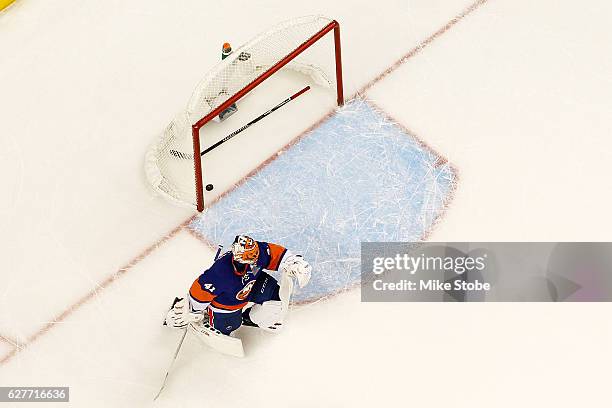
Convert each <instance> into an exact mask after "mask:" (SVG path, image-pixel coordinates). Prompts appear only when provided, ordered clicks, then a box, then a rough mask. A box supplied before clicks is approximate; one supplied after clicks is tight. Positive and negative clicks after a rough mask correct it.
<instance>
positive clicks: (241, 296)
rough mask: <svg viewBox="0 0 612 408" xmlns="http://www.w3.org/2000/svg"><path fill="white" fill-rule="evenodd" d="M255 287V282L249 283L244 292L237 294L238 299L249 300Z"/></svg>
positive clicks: (243, 289)
mask: <svg viewBox="0 0 612 408" xmlns="http://www.w3.org/2000/svg"><path fill="white" fill-rule="evenodd" d="M253 285H255V281H254V280H252V281H250V282H249V283H247V284H246V286H245V287H244V288H242V290H241V291H240V292H238V293H237V294H236V299H238V300H247V298H248V297H249V293H251V289H253Z"/></svg>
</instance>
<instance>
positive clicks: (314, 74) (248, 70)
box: [145, 16, 344, 211]
mask: <svg viewBox="0 0 612 408" xmlns="http://www.w3.org/2000/svg"><path fill="white" fill-rule="evenodd" d="M331 31H333V32H334V34H333V43H334V46H333V48H334V50H333V52H332V50H329V51H327V50H325V53H327V55H323V56H322V59H325V58H328V59H329V60H331V61H332V62H333V65H334V67H335V70H334V71H335V72H334V74H335V75H334V77H335V78H334V79H335V92H336V102H337V104H338V106H341V105H343V103H344V96H343V84H342V60H341V48H340V25H339V24H338V22H337V21H336V20H331V19H328V18H326V17H323V16H306V17H300V18H297V19H293V20H289V21H286V22H284V23H281V24H279V25H277V26H275V27H273V28H271V29H269V30H267V31H265V32H264V33H261V34H260V35H259V36H257V37H255V38H254V39H253V40H251V41H249V42H248V43H246V44H245V45H243V46H242V47H240V48H238V49H236V50H235V51H234V52H233V53H232V55H231V56H230V57H231V58H226V59H224V60H223V61H221V62H220V63H219V64H217V65H216V66H215V67H214V68H213V69H212V70H211V71H210V72H209V73H208V74H207V75H206V76H205V78H204V79H203V80H202V81H201V82H200V84H198V86H197V87H196V90H195V91H194V93H193V95H192V97H191V99H190V102H189V104H188V106H187V109H186V111H185V112H181V113H180V114H179V115H178V116H177V117H176V118H175V119H174V120H173V121H172V122H171V123H170V125H169V126H168V127H167V128H166V130H165V131H164V133H163V134H162V136H161V137H160V139H159V140H158V141H157V142H156V143H154V144H153V145H152V146H151V148H150V149H149V152H148V153H147V158H146V160H145V162H146V172H147V176H148V179H149V182H150V183H151V184H152V185H153V187H154V188H155V190H156V191H158V192H160V193H161V194H162V195H164V196H165V197H166V198H168V199H170V200H172V201H174V202H176V203H179V204H186V205H189V206H193V207H195V208H196V209H197V210H198V211H203V210H204V181H203V171H202V157H201V154H200V153H201V143H200V136H201V132H200V130H201V129H202V127H203V126H204V125H206V124H207V123H208V122H210V121H211V120H213V119H214V118H216V117H217V116H218V115H219V114H220V113H221V112H223V111H225V110H226V109H227V108H229V107H230V106H232V105H233V104H234V103H236V102H237V101H238V100H240V99H241V98H243V97H244V96H245V95H247V94H248V93H249V92H251V91H252V90H253V89H254V88H256V87H257V86H259V85H260V84H261V83H262V82H264V81H265V80H266V79H268V78H270V77H271V76H273V75H274V74H275V73H276V72H278V71H279V70H280V69H282V68H283V67H288V68H292V69H294V70H296V71H299V72H301V73H305V74H307V75H309V76H310V77H311V78H312V79H313V80H314V82H316V83H319V84H325V86H330V87H332V86H333V81H332V80H331V79H330V77H331V73H328V72H326V71H325V70H324V69H322V68H320V66H319V65H318V64H317V63H310V62H307V61H305V60H304V61H302V60H301V55H302V54H303V53H304V52H305V51H308V50H309V49H311V47H313V45H315V44H317V43H319V42H320V40H321V39H322V38H323V37H325V36H326V34H328V33H330V32H331ZM189 134H190V135H189ZM189 136H190V137H189ZM188 142H190V143H189V144H191V146H190V147H189V146H188V144H187V143H188ZM171 150H172V151H183V152H189V151H191V153H192V155H193V162H192V165H193V166H192V167H191V166H190V167H191V174H192V176H191V177H188V178H189V179H191V180H194V178H193V177H194V176H195V187H193V184H192V187H191V188H189V187H188V185H187V180H186V177H187V175H188V174H187V173H188V170H187V168H186V167H185V165H186V164H187V162H188V161H190V160H185V159H181V158H177V157H175V156H173V155H171V154H169V152H170V151H171ZM189 190H191V192H190V191H189ZM193 192H195V194H194V193H193Z"/></svg>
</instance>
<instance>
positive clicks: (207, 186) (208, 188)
mask: <svg viewBox="0 0 612 408" xmlns="http://www.w3.org/2000/svg"><path fill="white" fill-rule="evenodd" d="M213 188H215V187H214V186H213V185H212V184H207V185H206V191H212V189H213Z"/></svg>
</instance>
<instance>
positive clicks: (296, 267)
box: [279, 251, 312, 288]
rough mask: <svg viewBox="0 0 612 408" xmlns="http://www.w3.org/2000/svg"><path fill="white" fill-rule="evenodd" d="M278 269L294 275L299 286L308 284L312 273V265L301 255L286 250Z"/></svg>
mask: <svg viewBox="0 0 612 408" xmlns="http://www.w3.org/2000/svg"><path fill="white" fill-rule="evenodd" d="M279 269H280V270H281V272H284V273H286V274H287V275H289V276H291V277H294V278H295V279H296V280H297V283H298V285H299V286H300V288H303V287H304V286H306V285H307V284H308V282H309V281H310V276H311V275H312V266H310V264H309V263H308V262H306V261H305V260H304V258H303V257H302V255H294V254H293V253H291V251H287V253H286V254H285V256H284V257H283V260H282V262H281V264H280V267H279Z"/></svg>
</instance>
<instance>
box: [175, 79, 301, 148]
mask: <svg viewBox="0 0 612 408" xmlns="http://www.w3.org/2000/svg"><path fill="white" fill-rule="evenodd" d="M309 89H310V86H307V87H305V88H303V89H302V90H300V91H298V92H296V93H294V94H293V95H291V96H290V97H288V98H287V99H285V100H284V101H282V102H281V103H279V104H278V105H276V106H275V107H273V108H272V109H270V110H268V111H266V112H264V113H262V114H261V115H259V116H258V117H256V118H255V119H253V120H252V121H250V122H249V123H247V124H246V125H244V126H242V127H241V128H239V129H237V130H235V131H233V132H232V133H230V134H229V135H227V136H225V137H224V138H223V139H221V140H219V141H218V142H217V143H215V144H214V145H212V146H210V147H208V148H206V149H204V151H203V152H201V153H200V156H204V155H205V154H206V153H208V152H210V151H211V150H213V149H215V148H216V147H218V146H219V145H222V144H223V143H225V142H227V141H228V140H230V139H231V138H232V137H234V136H236V135H237V134H238V133H240V132H242V131H243V130H246V129H248V128H249V127H251V126H252V125H254V124H255V123H257V122H259V121H260V120H262V119H263V118H265V117H266V116H268V115H269V114H271V113H272V112H274V111H275V110H277V109H279V108H281V107H283V106H284V105H286V104H288V103H289V102H291V101H292V100H294V99H295V98H297V97H298V96H300V95H301V94H303V93H304V92H306V91H308V90H309ZM170 154H171V155H173V156H174V157H178V158H179V159H188V160H192V159H193V154H191V153H183V152H179V151H178V150H172V149H171V150H170Z"/></svg>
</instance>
